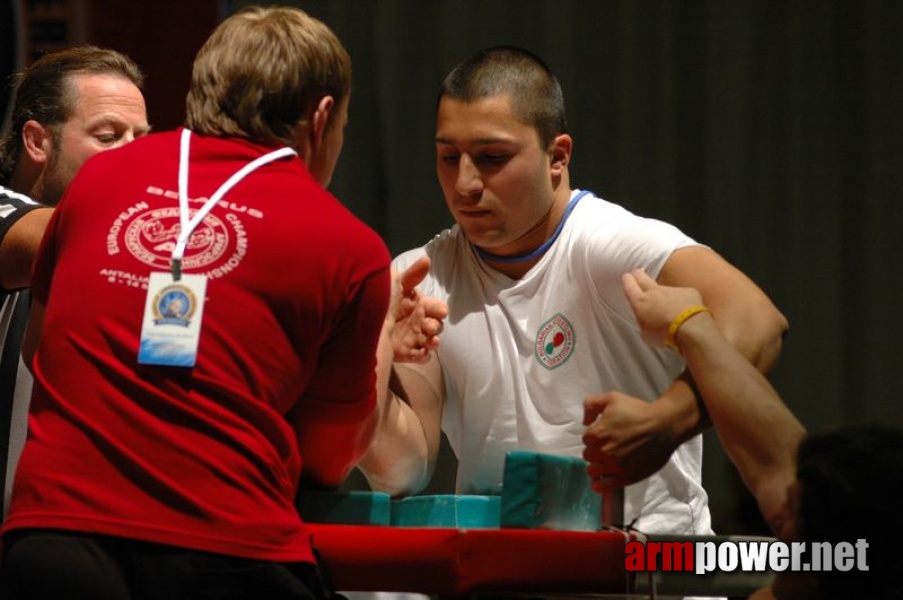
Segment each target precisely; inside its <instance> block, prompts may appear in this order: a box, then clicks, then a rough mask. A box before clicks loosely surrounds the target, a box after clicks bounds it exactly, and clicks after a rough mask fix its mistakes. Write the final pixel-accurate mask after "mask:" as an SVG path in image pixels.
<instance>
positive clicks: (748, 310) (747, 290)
mask: <svg viewBox="0 0 903 600" xmlns="http://www.w3.org/2000/svg"><path fill="white" fill-rule="evenodd" d="M658 283H660V284H661V285H668V286H675V287H693V288H696V289H697V290H699V292H700V293H701V294H702V298H703V302H704V303H705V305H706V306H708V307H709V308H710V309H711V310H712V314H713V316H714V317H715V321H716V322H717V324H718V329H719V330H720V331H721V333H722V334H723V335H724V336H725V337H726V338H727V339H728V340H730V341H731V343H732V344H733V345H734V346H735V347H736V348H737V349H738V350H739V351H740V352H741V353H742V354H743V355H744V356H745V357H746V358H747V359H748V360H750V361H751V362H753V363H754V364H755V365H756V366H757V367H758V368H759V369H760V370H762V371H763V372H764V371H767V370H768V369H769V368H770V367H771V366H772V364H773V363H774V361H775V360H777V356H778V354H779V353H780V348H781V342H782V339H783V336H784V333H785V332H786V331H787V327H788V325H787V320H786V318H785V317H784V315H783V314H781V312H780V311H779V310H778V309H777V307H775V305H774V304H773V303H772V301H771V299H770V298H769V297H768V296H767V295H766V294H765V292H764V291H762V289H761V288H760V287H759V286H758V285H756V284H755V283H754V282H753V281H752V280H751V279H750V278H749V277H748V276H746V275H745V274H744V273H743V272H742V271H740V270H739V269H737V268H736V267H734V266H733V265H731V264H730V263H729V262H727V261H726V260H725V259H724V258H722V257H721V256H719V255H718V254H717V253H716V252H714V251H713V250H711V249H709V248H706V247H702V246H693V247H687V248H681V249H679V250H677V251H675V252H674V253H673V254H672V255H671V256H670V257H669V258H668V260H667V262H666V263H665V265H664V267H663V268H662V270H661V272H660V273H659V276H658Z"/></svg>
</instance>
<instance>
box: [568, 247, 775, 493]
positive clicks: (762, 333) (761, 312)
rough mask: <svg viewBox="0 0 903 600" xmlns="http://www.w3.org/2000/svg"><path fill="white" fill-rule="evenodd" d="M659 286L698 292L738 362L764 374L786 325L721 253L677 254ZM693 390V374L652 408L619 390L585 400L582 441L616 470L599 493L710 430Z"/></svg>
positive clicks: (642, 474) (653, 467)
mask: <svg viewBox="0 0 903 600" xmlns="http://www.w3.org/2000/svg"><path fill="white" fill-rule="evenodd" d="M658 282H659V283H660V284H662V285H668V286H677V287H693V288H696V289H698V290H699V292H700V293H701V294H702V298H703V301H704V302H705V304H706V305H708V306H709V307H710V308H711V309H712V312H713V314H715V315H716V323H717V326H718V329H719V330H720V331H721V333H722V334H723V335H724V338H725V340H727V342H728V343H730V344H731V345H732V346H733V347H734V348H735V349H736V350H737V351H738V352H739V355H740V356H741V357H743V358H745V359H746V360H747V361H748V362H749V363H750V364H751V365H754V366H755V368H756V369H758V370H759V371H760V372H763V373H764V372H767V371H768V370H769V369H770V368H771V367H772V365H773V364H774V363H775V361H776V360H777V357H778V355H779V353H780V349H781V341H782V338H783V335H784V333H785V332H786V330H787V320H786V319H785V318H784V316H783V315H782V314H781V313H780V312H779V311H778V310H777V308H775V306H774V305H773V304H772V302H771V301H770V300H769V299H768V297H767V296H766V295H765V293H764V292H763V291H762V290H761V289H759V287H758V286H756V285H755V284H754V283H753V282H752V281H751V280H750V279H749V278H748V277H747V276H746V275H744V274H743V273H742V272H740V271H739V270H738V269H736V268H735V267H733V266H732V265H731V264H729V263H728V262H727V261H725V260H724V259H723V258H721V257H720V256H719V255H718V254H716V253H715V252H713V251H712V250H710V249H707V248H703V247H690V248H683V249H680V250H677V251H676V252H674V253H673V254H672V255H671V257H670V258H669V259H668V261H667V262H666V263H665V266H664V267H663V268H662V270H661V272H660V273H659V276H658ZM695 388H696V382H695V381H694V377H693V375H692V372H691V371H685V372H684V374H683V375H681V376H680V377H679V378H677V379H676V380H675V381H674V382H673V383H672V384H671V385H670V386H669V387H668V388H667V389H666V390H665V391H664V392H663V393H662V394H661V396H659V397H658V398H657V399H656V400H655V401H654V402H651V403H649V402H644V401H643V400H640V399H638V398H633V397H631V396H627V395H625V394H622V393H619V392H618V391H607V392H605V393H602V394H598V395H596V396H590V397H589V398H587V399H586V401H585V408H586V412H587V416H586V418H585V423H586V424H587V425H588V426H589V427H588V429H587V432H586V434H585V435H584V442H585V443H586V444H587V447H588V448H591V450H590V453H592V452H595V451H602V452H605V453H607V454H608V455H609V459H610V461H611V463H610V464H614V463H615V462H616V463H617V468H616V469H615V471H617V472H616V473H615V472H608V473H607V475H608V477H607V479H606V480H605V482H604V484H602V483H600V484H599V485H597V486H596V487H597V488H600V487H605V486H608V487H620V486H623V485H626V484H629V483H634V482H636V481H639V480H641V479H644V478H646V477H648V476H650V475H652V474H653V473H655V472H656V471H658V469H660V468H661V467H662V466H663V465H664V464H665V462H666V461H667V460H668V458H669V457H670V456H671V454H672V453H673V451H674V450H675V449H676V448H677V447H678V446H679V445H680V444H682V443H683V442H685V441H687V440H688V439H690V438H691V437H693V436H694V435H696V434H698V433H700V432H701V431H703V430H704V429H706V428H707V427H708V426H709V425H710V422H709V419H708V417H707V416H706V411H705V408H704V406H703V405H702V404H701V401H700V400H699V398H698V394H697V392H696V389H695ZM600 415H601V417H599V416H600ZM597 417H599V418H597Z"/></svg>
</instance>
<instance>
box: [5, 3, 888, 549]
mask: <svg viewBox="0 0 903 600" xmlns="http://www.w3.org/2000/svg"><path fill="white" fill-rule="evenodd" d="M284 3H285V2H283V4H284ZM20 4H21V7H22V8H21V9H20V11H19V14H20V16H21V17H22V19H21V21H22V25H21V28H22V32H24V35H23V38H25V41H26V43H25V44H23V45H22V47H21V48H20V50H21V58H22V60H28V59H29V58H30V57H31V56H32V55H34V54H35V53H36V52H40V51H41V48H47V49H53V47H54V45H57V46H58V45H65V44H72V43H78V42H82V41H87V42H91V43H96V44H99V45H106V46H111V47H114V48H116V49H118V50H121V51H123V52H125V53H127V54H129V55H130V56H132V58H134V59H135V60H136V61H137V62H138V63H139V64H140V65H141V66H142V67H143V68H144V70H145V71H146V72H147V74H148V79H147V90H146V97H147V100H148V108H149V112H150V117H151V121H152V123H153V125H154V126H155V128H157V129H167V128H171V127H174V126H176V125H178V124H180V122H181V119H182V110H183V102H184V95H185V91H186V89H187V84H188V80H189V74H190V64H191V60H192V57H193V55H194V53H195V51H196V50H197V49H198V48H199V47H200V45H201V43H202V42H203V40H204V39H205V37H206V35H207V34H208V33H209V32H210V30H211V29H212V28H213V27H214V26H215V24H216V23H217V22H218V20H219V19H220V18H222V16H223V15H225V14H228V13H229V11H231V10H234V8H235V7H236V6H238V5H240V4H242V3H241V2H218V1H214V0H194V1H192V2H181V1H176V0H157V1H154V2H145V3H139V2H119V1H116V0H81V1H77V2H76V1H70V2H65V1H63V0H56V1H54V0H49V1H44V2H38V1H33V0H32V1H29V2H22V3H20ZM294 4H296V5H300V6H301V7H302V8H305V9H306V10H308V11H309V12H310V13H311V14H313V15H314V16H317V17H319V18H321V19H322V20H323V21H325V22H326V23H327V24H328V25H330V26H331V27H332V28H333V29H334V30H335V31H336V33H337V34H338V35H339V37H340V38H341V39H342V40H343V42H344V43H345V45H346V46H347V48H348V50H349V52H350V54H351V56H352V60H353V61H354V68H355V80H354V81H355V83H354V92H353V95H352V103H351V119H350V123H349V126H348V129H347V131H346V144H345V151H344V153H343V155H342V159H341V161H340V163H339V167H338V169H337V171H336V174H335V178H334V181H333V186H332V190H333V192H334V193H335V194H336V195H337V196H338V197H339V198H341V199H342V200H343V201H344V202H346V203H347V204H348V206H349V207H350V208H351V209H352V210H353V211H354V212H356V213H357V214H358V215H359V216H360V217H361V218H363V219H364V220H365V221H367V222H368V223H369V224H370V225H372V226H373V227H374V228H375V229H377V230H378V231H379V232H380V233H381V234H383V236H384V237H385V239H386V241H387V243H388V244H389V247H390V249H391V250H392V251H393V253H397V252H400V251H402V250H405V249H407V248H409V247H413V246H417V245H420V244H422V243H424V242H425V241H427V240H428V239H429V238H430V237H431V236H432V235H433V234H434V233H436V232H437V231H438V230H439V229H440V228H442V227H445V226H447V225H449V224H450V219H449V217H448V215H447V213H446V210H445V207H444V203H443V201H442V197H441V194H440V191H439V187H438V184H437V183H436V178H435V175H434V146H433V142H432V137H433V117H434V108H435V101H436V92H437V89H438V85H439V83H440V81H441V79H442V78H443V76H444V75H445V74H446V73H447V72H448V71H449V70H450V69H451V68H452V67H453V66H454V65H455V64H456V63H457V62H458V61H460V60H461V59H462V58H464V57H465V56H466V55H468V54H469V53H471V52H472V51H474V50H476V49H478V48H481V47H483V46H487V45H495V44H509V43H510V44H517V45H520V46H523V47H525V48H528V49H530V50H532V51H534V52H536V53H537V54H539V55H540V56H542V57H543V58H544V59H546V61H547V62H548V63H549V64H550V66H551V67H552V68H553V70H554V71H555V72H556V73H557V74H558V76H559V79H560V80H561V83H562V86H563V88H564V91H565V99H566V103H567V107H568V112H569V121H570V129H571V133H572V135H573V136H574V138H575V147H574V156H573V162H572V166H571V171H572V182H573V184H574V185H575V186H576V187H581V188H585V189H591V190H593V191H595V192H596V193H597V194H599V195H601V196H603V197H605V198H607V199H609V200H612V201H615V202H618V203H621V204H623V205H625V206H627V207H628V208H630V209H631V210H633V211H634V212H637V213H641V214H644V215H647V216H652V217H657V218H660V219H663V220H666V221H669V222H672V223H674V224H675V225H677V226H679V227H680V228H682V229H683V230H684V231H686V232H687V233H689V234H690V235H692V236H693V237H695V238H696V239H697V240H699V241H701V242H703V243H706V244H709V245H711V246H712V247H713V248H715V249H716V250H718V251H719V252H720V253H721V254H722V255H723V256H725V257H726V258H727V259H728V260H729V261H731V262H732V263H734V264H735V265H737V266H738V267H739V268H740V269H742V270H743V271H745V272H746V273H747V274H748V275H750V276H751V277H752V278H753V279H754V280H755V281H756V282H757V283H759V285H761V286H762V287H763V288H764V289H765V290H766V291H767V292H768V293H769V295H770V296H771V297H772V298H773V299H774V301H775V303H776V304H777V305H778V306H779V308H780V309H781V310H782V311H784V313H785V314H786V315H787V317H788V318H789V320H790V323H791V333H790V335H789V337H788V338H787V340H786V344H785V349H784V352H783V355H782V358H781V360H780V362H779V364H778V366H777V367H776V369H775V371H774V372H773V373H772V381H773V382H774V384H775V387H776V388H777V389H778V391H779V392H780V393H781V394H782V395H783V397H784V398H785V400H786V402H787V403H788V405H789V406H790V407H791V409H792V410H793V411H794V412H795V413H796V414H797V415H798V416H799V417H800V419H801V420H802V421H803V423H804V424H805V425H806V426H807V427H809V428H810V429H822V428H827V427H833V426H836V425H839V424H843V423H850V422H855V421H880V422H886V423H891V424H895V425H901V426H903V411H901V409H900V407H899V400H898V395H899V394H898V387H899V386H898V380H897V379H896V377H897V376H899V374H900V372H901V370H903V350H901V344H903V326H901V313H903V310H901V309H903V302H901V300H903V293H901V285H900V282H899V281H898V280H899V277H900V273H901V267H900V262H901V259H903V241H901V239H900V237H901V234H903V231H901V229H903V228H901V226H903V217H901V210H900V208H899V206H898V203H899V200H900V197H901V192H903V168H901V167H903V117H901V109H903V73H901V58H903V3H901V2H898V1H896V0H864V1H844V0H822V1H809V2H806V1H795V0H775V1H769V0H709V1H701V0H682V1H677V0H674V1H670V2H669V1H658V2H653V1H646V0H620V1H618V0H442V1H435V2H429V1H422V0H372V1H366V0H311V1H300V2H295V3H294ZM7 6H8V5H4V6H3V10H4V11H7V10H9V9H8V8H7ZM48 14H49V15H50V16H49V17H48V16H47V15H48ZM35 15H43V16H42V18H43V19H44V23H43V24H38V25H35V23H36V22H37V21H39V19H38V18H37V17H36V16H35ZM53 19H57V24H56V25H54V21H53ZM60 22H62V23H63V25H64V26H62V27H60V26H59V24H60ZM0 23H2V25H0V40H5V41H7V42H8V41H9V40H10V38H11V37H15V36H14V35H13V36H11V35H10V33H11V32H13V33H15V32H16V31H17V28H16V25H15V22H14V21H13V20H11V19H8V18H7V15H6V13H0ZM42 36H43V37H42ZM8 47H9V44H7V47H5V48H4V54H2V55H0V58H3V60H4V62H3V65H2V68H3V69H8V67H7V64H8V63H9V62H10V61H9V59H8V58H7V57H9V56H10V55H11V53H10V51H9V50H8V49H7V48H8ZM12 54H14V53H12ZM4 72H6V71H4ZM3 99H4V97H3V96H2V95H0V100H3ZM706 441H707V450H706V462H705V469H704V478H705V479H704V483H705V485H706V487H707V488H708V489H709V492H710V494H711V496H712V509H713V514H714V518H715V524H716V528H717V529H718V530H719V532H721V533H745V532H756V531H759V530H760V526H761V525H760V522H759V521H758V519H757V517H756V513H755V508H754V506H752V504H751V503H750V501H749V500H750V499H749V496H748V494H746V493H745V491H744V490H743V488H742V486H741V484H740V483H739V481H738V479H737V477H736V474H735V473H734V471H733V468H732V467H731V466H730V464H729V463H728V462H727V461H726V459H725V457H724V455H723V453H722V451H721V449H720V445H719V442H718V440H717V438H716V437H715V435H714V433H709V434H707V440H706ZM452 470H453V462H452V461H451V460H449V459H447V458H446V460H445V461H444V462H443V466H442V469H441V470H440V473H439V474H438V475H437V479H436V481H435V484H434V486H433V487H431V488H430V491H447V490H448V489H450V488H449V486H450V485H451V477H450V474H451V472H452ZM349 485H351V486H358V485H361V483H360V481H358V480H355V481H352V482H351V483H350V484H349ZM851 517H852V515H851ZM866 518H867V516H866Z"/></svg>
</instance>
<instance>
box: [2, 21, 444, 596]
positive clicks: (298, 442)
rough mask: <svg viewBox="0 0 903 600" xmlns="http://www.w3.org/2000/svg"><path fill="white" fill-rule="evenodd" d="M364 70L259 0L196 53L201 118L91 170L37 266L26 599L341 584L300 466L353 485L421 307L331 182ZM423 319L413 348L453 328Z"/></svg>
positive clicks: (27, 456)
mask: <svg viewBox="0 0 903 600" xmlns="http://www.w3.org/2000/svg"><path fill="white" fill-rule="evenodd" d="M350 88H351V75H350V59H349V57H348V55H347V53H346V51H345V49H344V48H343V47H342V45H341V43H340V42H339V40H338V39H337V38H336V37H335V36H334V34H333V33H332V32H331V31H330V30H329V29H328V28H327V27H326V26H325V25H324V24H322V23H321V22H319V21H317V20H315V19H312V18H311V17H309V16H308V15H307V14H306V13H304V12H302V11H301V10H298V9H293V8H249V9H246V10H243V11H241V12H239V13H236V14H235V15H233V16H232V17H230V18H229V19H227V20H225V21H224V22H223V23H222V24H221V25H220V26H219V27H218V28H217V30H216V31H214V33H213V34H212V35H211V37H210V38H209V39H208V41H207V42H206V43H205V45H204V47H203V48H201V50H200V52H199V53H198V56H197V57H196V60H195V64H194V72H193V76H192V83H191V88H190V91H189V93H188V97H187V103H186V106H187V120H186V127H185V128H184V129H180V130H177V131H172V132H164V133H159V134H151V135H149V136H146V137H144V138H142V139H140V140H137V141H136V142H134V143H132V144H130V145H128V146H126V147H123V148H121V149H117V150H115V151H110V152H107V153H103V154H101V155H98V156H97V157H95V158H92V159H91V160H89V161H87V162H86V163H85V165H84V166H83V167H82V169H81V170H80V171H79V173H78V175H77V176H76V177H75V179H74V180H73V181H72V184H71V185H70V187H69V189H68V191H67V192H66V195H65V196H64V198H63V200H62V201H61V202H60V204H59V206H58V208H57V210H56V211H55V212H54V215H53V217H52V220H51V223H50V225H49V229H48V235H47V236H46V237H45V240H44V243H43V245H42V248H41V251H40V253H39V256H38V261H37V265H36V269H35V277H34V283H33V290H34V297H35V303H34V307H33V311H32V315H31V321H30V323H29V335H28V338H27V340H26V348H25V354H26V358H27V360H29V361H31V365H32V370H33V372H34V375H35V382H36V383H35V395H34V398H33V400H32V414H31V417H30V423H29V439H28V441H27V442H26V445H25V449H24V451H23V455H22V458H21V461H20V463H19V469H18V473H17V476H16V482H15V489H14V492H13V497H12V502H11V506H10V512H9V517H8V519H7V521H6V523H5V526H4V529H3V534H4V544H5V556H4V562H3V570H2V576H3V586H5V587H0V593H2V595H3V597H4V598H5V599H6V598H11V599H15V598H25V597H28V598H32V597H42V598H43V597H85V598H88V597H90V598H117V599H118V598H122V599H126V598H201V597H211V598H213V597H216V598H218V597H223V594H225V593H228V594H229V597H230V598H241V597H248V598H276V597H279V598H304V597H309V594H313V595H314V596H315V597H318V596H322V594H323V593H324V592H323V589H324V587H323V585H322V583H323V582H322V580H321V579H320V577H319V575H318V573H317V570H316V561H315V558H314V553H313V551H312V548H311V545H310V540H309V535H308V532H307V531H306V529H305V526H304V524H303V523H302V521H301V519H300V518H299V516H298V514H297V512H296V510H295V504H294V502H295V496H296V492H297V490H298V488H299V483H300V484H303V485H305V486H320V487H334V486H337V485H338V484H339V483H341V482H342V481H343V480H344V478H345V477H346V475H347V474H348V472H349V471H350V470H351V469H352V468H353V467H354V465H355V464H356V463H357V461H358V459H359V458H360V457H361V456H362V454H363V453H364V452H365V451H366V449H367V447H368V445H369V443H370V440H371V438H372V435H373V431H374V429H375V427H376V426H377V421H378V414H377V412H376V411H374V407H375V405H376V400H377V399H376V389H377V387H376V385H375V384H376V378H377V377H378V376H379V377H387V367H386V365H387V364H388V365H390V364H391V361H381V363H380V365H377V359H376V356H377V348H378V345H379V349H380V351H381V352H384V350H383V349H384V348H389V350H388V351H389V352H391V351H392V349H393V348H392V344H391V343H390V340H392V339H393V337H392V336H393V335H396V336H397V337H398V339H401V338H403V337H404V336H401V335H398V334H397V332H393V327H396V317H405V318H407V319H408V320H412V319H413V318H414V317H415V316H416V317H418V318H420V319H421V324H423V323H424V321H423V319H422V317H423V311H422V310H420V311H418V310H416V309H415V308H413V307H412V306H411V304H410V303H411V299H410V297H409V295H408V294H407V293H406V292H407V290H406V289H405V290H403V289H402V287H406V288H410V287H412V285H413V284H414V283H416V282H415V281H413V280H410V279H409V280H408V281H406V282H402V283H404V286H403V285H401V284H395V285H394V287H393V283H392V281H393V280H392V275H391V272H390V266H389V254H388V250H387V249H386V247H385V244H384V243H383V241H382V240H381V239H380V238H379V236H378V235H377V234H376V233H375V232H374V231H373V230H371V229H370V228H369V227H367V226H366V225H365V224H364V223H362V222H361V221H359V220H358V219H357V218H355V217H354V216H353V215H352V214H351V213H350V212H349V211H348V210H347V209H346V208H345V207H344V206H343V205H342V204H341V203H340V202H339V201H338V200H336V199H335V198H334V197H333V196H332V195H330V194H329V193H328V192H327V191H326V189H325V186H326V185H328V183H329V181H330V179H331V176H332V172H333V168H334V166H335V164H336V161H337V159H338V156H339V153H340V151H341V148H342V143H343V128H344V126H345V124H346V122H347V110H348V102H349V95H350ZM390 291H391V292H393V303H392V310H391V311H389V310H388V309H389V303H390ZM402 294H404V295H405V296H406V298H405V300H404V302H402V300H401V296H402ZM387 314H388V315H390V316H389V317H387ZM399 329H400V328H399ZM38 331H40V342H39V344H37V346H36V347H35V345H36V342H35V340H36V339H37V337H36V336H35V335H34V334H35V333H36V332H38ZM419 331H420V333H421V335H420V336H415V342H414V343H412V344H411V347H410V348H408V350H404V352H407V354H408V356H409V357H410V358H411V359H414V360H417V359H418V358H420V357H422V356H423V355H425V353H426V348H428V347H430V346H431V345H434V344H435V343H436V341H435V338H434V337H431V336H430V335H429V333H430V332H432V333H437V331H438V323H437V322H432V323H431V325H430V327H428V328H423V327H421V328H420V329H419ZM424 332H426V335H423V334H424ZM380 344H381V345H380ZM418 344H420V345H422V347H421V348H420V349H418V348H417V346H418ZM378 367H380V368H378Z"/></svg>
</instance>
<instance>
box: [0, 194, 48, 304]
mask: <svg viewBox="0 0 903 600" xmlns="http://www.w3.org/2000/svg"><path fill="white" fill-rule="evenodd" d="M52 214H53V209H52V208H46V207H42V208H36V209H33V210H31V211H29V212H28V213H27V214H25V215H22V217H20V218H19V219H18V220H17V221H16V222H15V223H13V225H12V226H11V227H10V228H9V231H7V232H6V235H5V236H3V240H2V241H0V287H2V288H4V289H8V290H13V289H16V288H23V287H28V286H29V285H31V271H32V266H33V265H34V259H35V256H36V255H37V253H38V247H39V246H40V245H41V238H42V237H43V236H44V230H45V229H46V228H47V222H48V221H49V220H50V215H52Z"/></svg>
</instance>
